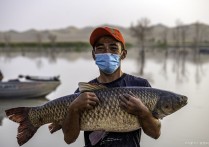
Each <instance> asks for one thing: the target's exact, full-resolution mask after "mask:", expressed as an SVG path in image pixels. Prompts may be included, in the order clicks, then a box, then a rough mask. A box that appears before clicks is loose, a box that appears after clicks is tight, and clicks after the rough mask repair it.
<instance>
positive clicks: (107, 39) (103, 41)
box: [96, 36, 118, 43]
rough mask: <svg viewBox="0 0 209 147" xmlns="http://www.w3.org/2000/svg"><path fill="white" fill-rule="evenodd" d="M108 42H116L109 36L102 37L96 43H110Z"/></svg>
mask: <svg viewBox="0 0 209 147" xmlns="http://www.w3.org/2000/svg"><path fill="white" fill-rule="evenodd" d="M110 42H112V43H115V42H118V41H117V40H116V39H115V38H113V37H111V36H102V37H100V38H99V39H98V41H97V42H96V43H110Z"/></svg>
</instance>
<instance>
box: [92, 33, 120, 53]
mask: <svg viewBox="0 0 209 147" xmlns="http://www.w3.org/2000/svg"><path fill="white" fill-rule="evenodd" d="M94 52H95V54H101V53H113V54H121V52H122V44H121V43H120V42H119V41H117V40H115V39H114V38H112V37H110V36H104V37H101V38H100V39H99V40H98V41H97V42H96V44H95V46H94Z"/></svg>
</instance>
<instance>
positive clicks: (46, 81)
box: [0, 75, 60, 99]
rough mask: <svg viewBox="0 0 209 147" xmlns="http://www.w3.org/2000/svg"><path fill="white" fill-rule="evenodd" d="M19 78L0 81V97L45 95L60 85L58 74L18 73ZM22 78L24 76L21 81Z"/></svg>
mask: <svg viewBox="0 0 209 147" xmlns="http://www.w3.org/2000/svg"><path fill="white" fill-rule="evenodd" d="M19 78H21V79H14V80H9V81H7V82H0V99H5V98H6V99H16V98H22V99H25V98H37V97H45V96H46V95H48V94H49V93H51V92H52V91H54V90H55V89H56V88H57V87H58V86H59V85H60V80H59V76H55V77H39V76H22V75H20V76H19ZM22 78H24V81H22Z"/></svg>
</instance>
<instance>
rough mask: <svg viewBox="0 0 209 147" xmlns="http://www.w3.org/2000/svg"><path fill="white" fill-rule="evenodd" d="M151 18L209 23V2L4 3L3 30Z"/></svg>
mask: <svg viewBox="0 0 209 147" xmlns="http://www.w3.org/2000/svg"><path fill="white" fill-rule="evenodd" d="M142 17H147V18H149V19H150V20H151V23H152V24H157V23H162V24H165V25H168V26H174V25H175V22H176V20H177V19H180V20H181V21H182V22H184V23H185V24H189V23H193V22H195V21H200V22H203V23H207V24H209V0H0V31H5V30H10V29H13V30H18V31H24V30H28V29H32V28H33V29H38V30H43V29H59V28H65V27H68V26H76V27H79V28H82V27H86V26H98V25H101V24H112V25H120V26H124V27H128V26H130V24H131V23H136V22H137V20H139V19H140V18H142Z"/></svg>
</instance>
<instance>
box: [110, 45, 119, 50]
mask: <svg viewBox="0 0 209 147" xmlns="http://www.w3.org/2000/svg"><path fill="white" fill-rule="evenodd" d="M110 49H111V50H114V51H116V50H118V47H117V46H111V47H110Z"/></svg>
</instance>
